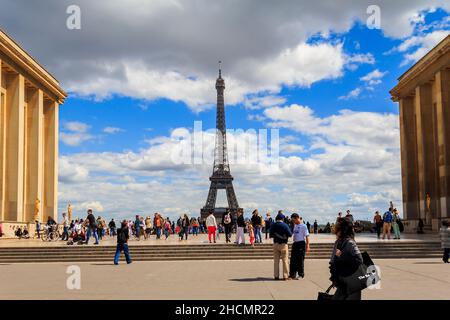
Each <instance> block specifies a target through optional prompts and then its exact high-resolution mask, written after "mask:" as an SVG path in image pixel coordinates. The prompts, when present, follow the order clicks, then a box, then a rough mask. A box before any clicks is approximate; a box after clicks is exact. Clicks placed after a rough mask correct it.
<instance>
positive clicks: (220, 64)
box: [219, 60, 222, 78]
mask: <svg viewBox="0 0 450 320" xmlns="http://www.w3.org/2000/svg"><path fill="white" fill-rule="evenodd" d="M219 78H222V61H220V60H219Z"/></svg>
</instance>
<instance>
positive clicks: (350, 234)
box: [334, 218, 355, 239]
mask: <svg viewBox="0 0 450 320" xmlns="http://www.w3.org/2000/svg"><path fill="white" fill-rule="evenodd" d="M334 233H335V234H336V235H337V236H338V237H339V239H345V238H352V239H353V238H354V237H355V231H354V230H353V223H352V221H351V220H350V219H348V218H338V219H337V221H336V226H335V232H334Z"/></svg>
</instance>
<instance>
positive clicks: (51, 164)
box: [42, 100, 59, 220]
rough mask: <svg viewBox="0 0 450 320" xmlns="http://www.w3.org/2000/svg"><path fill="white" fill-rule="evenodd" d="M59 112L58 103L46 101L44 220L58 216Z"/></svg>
mask: <svg viewBox="0 0 450 320" xmlns="http://www.w3.org/2000/svg"><path fill="white" fill-rule="evenodd" d="M58 113H59V105H58V103H56V102H54V101H48V100H46V101H45V102H44V141H45V142H44V195H43V198H44V200H43V205H42V206H43V219H44V220H46V219H47V217H48V216H50V217H52V218H54V219H55V220H57V218H58V214H57V210H58V189H57V188H58V187H57V186H58Z"/></svg>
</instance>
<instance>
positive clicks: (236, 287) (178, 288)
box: [0, 259, 450, 300]
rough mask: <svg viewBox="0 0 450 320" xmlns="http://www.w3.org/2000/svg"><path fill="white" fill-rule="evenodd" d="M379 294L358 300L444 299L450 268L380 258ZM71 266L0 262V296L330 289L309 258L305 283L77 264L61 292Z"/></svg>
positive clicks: (250, 271) (282, 295)
mask: <svg viewBox="0 0 450 320" xmlns="http://www.w3.org/2000/svg"><path fill="white" fill-rule="evenodd" d="M376 263H377V265H379V267H380V268H381V276H382V281H381V289H379V290H365V291H364V292H363V295H362V297H363V299H389V300H393V299H448V298H449V297H450V273H449V272H450V266H449V265H448V264H444V263H443V262H442V261H440V260H439V259H395V260H378V261H376ZM70 265H74V263H50V264H11V265H8V264H6V265H5V264H0V299H2V300H4V299H22V300H23V299H176V300H183V299H194V300H200V299H201V300H207V299H239V300H261V299H299V300H305V299H313V300H314V299H316V298H317V292H318V291H323V290H324V289H325V288H326V287H327V286H328V284H329V281H328V278H329V271H328V260H307V261H306V265H305V272H306V278H305V279H302V280H298V281H296V280H291V281H275V280H272V273H273V262H272V261H270V260H262V261H258V260H257V261H236V260H231V261H176V262H170V261H161V262H135V263H132V264H131V265H126V264H120V265H118V266H114V265H113V264H112V261H111V263H78V264H76V265H78V266H79V267H80V268H81V290H68V289H67V287H66V281H67V277H68V276H69V275H68V274H66V271H67V267H68V266H70Z"/></svg>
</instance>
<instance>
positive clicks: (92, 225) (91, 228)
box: [86, 209, 98, 244]
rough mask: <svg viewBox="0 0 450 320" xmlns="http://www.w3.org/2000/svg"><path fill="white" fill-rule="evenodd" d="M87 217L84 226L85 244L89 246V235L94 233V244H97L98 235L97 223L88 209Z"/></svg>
mask: <svg viewBox="0 0 450 320" xmlns="http://www.w3.org/2000/svg"><path fill="white" fill-rule="evenodd" d="M87 213H88V215H87V218H86V224H87V228H88V231H87V235H86V244H89V238H90V237H91V234H92V233H94V238H95V243H94V244H98V234H97V222H96V220H95V217H94V215H93V214H92V209H88V211H87Z"/></svg>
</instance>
